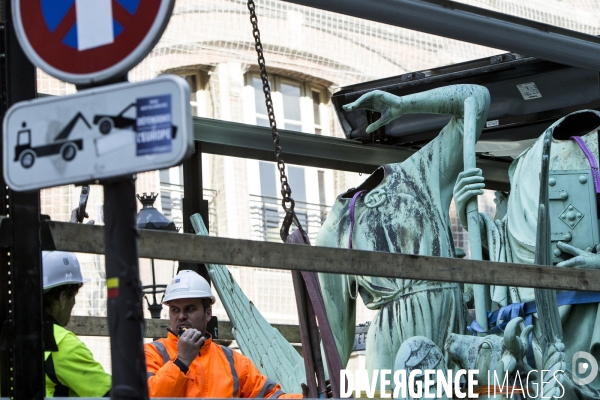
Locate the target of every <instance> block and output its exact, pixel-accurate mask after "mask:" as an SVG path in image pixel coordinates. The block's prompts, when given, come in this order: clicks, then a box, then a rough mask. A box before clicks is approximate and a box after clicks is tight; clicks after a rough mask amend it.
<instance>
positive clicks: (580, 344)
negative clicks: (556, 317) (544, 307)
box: [480, 124, 600, 398]
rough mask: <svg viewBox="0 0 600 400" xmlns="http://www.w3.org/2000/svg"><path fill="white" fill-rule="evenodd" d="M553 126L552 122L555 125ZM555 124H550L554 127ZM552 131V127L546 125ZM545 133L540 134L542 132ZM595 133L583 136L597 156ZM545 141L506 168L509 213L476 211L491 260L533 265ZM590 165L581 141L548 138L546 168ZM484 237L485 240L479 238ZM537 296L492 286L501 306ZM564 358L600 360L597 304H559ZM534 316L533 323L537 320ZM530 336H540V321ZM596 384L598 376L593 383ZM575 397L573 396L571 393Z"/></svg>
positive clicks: (529, 291) (537, 352) (539, 363)
mask: <svg viewBox="0 0 600 400" xmlns="http://www.w3.org/2000/svg"><path fill="white" fill-rule="evenodd" d="M555 125H556V124H555ZM553 126H554V125H553ZM549 129H553V127H551V128H549ZM542 136H543V135H542ZM597 137H598V135H597V133H596V131H593V132H591V133H589V134H587V135H584V136H582V138H583V140H584V141H585V143H586V145H587V147H588V148H589V149H590V151H591V152H592V153H593V154H594V157H596V160H598V142H597ZM542 145H543V139H542V137H540V138H539V139H538V140H537V141H536V142H535V143H534V144H533V145H532V146H531V147H530V148H529V149H527V150H526V151H525V152H523V153H522V154H521V155H520V156H519V157H518V158H517V159H515V160H514V162H513V163H512V165H511V167H510V169H509V178H510V183H511V193H510V196H509V199H508V212H507V214H506V216H505V217H504V218H503V219H502V220H492V219H491V218H490V217H489V216H486V215H485V214H480V215H481V219H482V221H483V223H484V226H485V228H484V232H483V233H484V234H485V235H486V236H487V245H488V250H489V254H490V260H491V261H501V262H515V263H525V264H533V262H534V259H535V240H536V230H537V219H538V205H539V190H540V182H539V174H540V170H541V155H542ZM584 169H590V164H589V162H588V160H587V158H586V157H585V155H584V153H583V151H582V150H581V149H580V147H579V145H578V144H577V143H576V142H575V141H573V140H556V139H553V140H552V145H551V153H550V170H584ZM483 240H484V241H486V239H485V238H483ZM534 299H535V296H534V290H533V289H532V288H515V287H509V288H507V287H499V286H496V287H492V300H493V301H495V302H496V303H498V304H499V305H500V306H504V305H507V304H510V303H521V302H528V301H532V300H534ZM559 309H560V313H561V317H562V320H563V334H564V340H563V341H564V343H565V347H566V349H565V352H566V362H567V364H570V363H571V359H572V357H573V354H574V353H575V352H576V351H587V352H590V353H592V354H593V355H594V356H595V357H596V359H597V360H600V311H599V307H598V304H582V305H573V306H569V305H566V306H562V307H560V308H559ZM536 317H537V314H535V315H534V325H536V323H535V318H536ZM537 326H538V327H537V328H536V329H535V330H534V335H535V336H536V337H540V330H539V324H537ZM533 344H534V349H535V352H534V354H535V356H536V363H537V368H538V369H541V366H542V360H541V353H542V351H541V349H540V346H539V343H538V341H537V340H535V339H534V343H533ZM592 386H594V387H596V388H598V387H600V376H599V377H598V378H597V379H596V380H595V381H594V383H593V385H592ZM565 398H569V397H568V396H567V397H565ZM573 398H576V397H573Z"/></svg>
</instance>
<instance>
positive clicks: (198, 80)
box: [169, 70, 210, 117]
mask: <svg viewBox="0 0 600 400" xmlns="http://www.w3.org/2000/svg"><path fill="white" fill-rule="evenodd" d="M169 73H172V74H175V75H178V76H180V77H181V78H183V79H184V80H185V81H186V83H187V84H188V86H189V87H190V107H191V113H192V116H193V117H209V116H210V115H209V114H210V112H209V109H210V95H209V92H208V87H207V85H208V75H207V73H206V72H204V71H202V70H192V71H190V70H185V71H169Z"/></svg>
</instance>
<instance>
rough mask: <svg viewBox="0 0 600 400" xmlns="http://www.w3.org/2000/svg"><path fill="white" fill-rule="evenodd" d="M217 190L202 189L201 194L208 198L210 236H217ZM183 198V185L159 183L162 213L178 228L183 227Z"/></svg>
mask: <svg viewBox="0 0 600 400" xmlns="http://www.w3.org/2000/svg"><path fill="white" fill-rule="evenodd" d="M217 195H218V192H217V191H216V190H213V189H202V196H203V197H204V199H205V200H208V222H209V226H208V232H209V234H210V236H218V233H219V230H218V227H217V207H216V205H215V201H216V198H217ZM182 198H183V185H178V184H175V183H169V182H161V183H160V202H161V207H162V210H163V214H164V215H165V216H167V217H169V218H171V220H172V221H173V222H174V223H175V226H177V227H178V228H179V229H181V228H182V227H183V210H182V206H181V199H182Z"/></svg>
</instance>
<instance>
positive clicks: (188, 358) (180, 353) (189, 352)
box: [177, 329, 206, 367]
mask: <svg viewBox="0 0 600 400" xmlns="http://www.w3.org/2000/svg"><path fill="white" fill-rule="evenodd" d="M205 341H206V338H205V337H204V335H203V334H202V332H200V331H199V330H197V329H187V330H186V331H185V332H183V334H182V335H181V336H180V337H179V341H178V342H177V358H179V359H180V360H181V362H183V363H184V364H185V365H186V366H188V367H189V366H190V364H191V363H192V361H194V360H195V359H196V357H198V353H199V352H200V348H201V347H202V345H203V344H204V342H205Z"/></svg>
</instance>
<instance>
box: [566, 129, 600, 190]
mask: <svg viewBox="0 0 600 400" xmlns="http://www.w3.org/2000/svg"><path fill="white" fill-rule="evenodd" d="M571 139H573V140H574V141H576V142H577V144H578V145H579V147H581V150H582V151H583V154H585V156H586V157H587V159H588V161H589V163H590V167H591V168H592V176H593V177H594V186H595V187H596V193H600V174H599V173H598V164H597V163H596V158H595V157H594V155H593V154H592V152H591V151H590V149H588V147H587V146H586V144H585V142H584V141H583V139H582V138H581V137H580V136H571Z"/></svg>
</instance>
